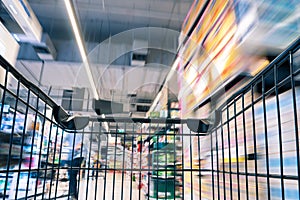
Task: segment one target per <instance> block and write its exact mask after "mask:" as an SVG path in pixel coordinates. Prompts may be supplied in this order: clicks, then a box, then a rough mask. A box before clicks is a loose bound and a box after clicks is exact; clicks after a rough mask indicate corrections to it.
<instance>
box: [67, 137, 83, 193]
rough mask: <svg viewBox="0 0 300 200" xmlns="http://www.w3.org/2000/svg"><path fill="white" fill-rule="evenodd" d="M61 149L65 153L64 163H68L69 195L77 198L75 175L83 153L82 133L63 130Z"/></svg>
mask: <svg viewBox="0 0 300 200" xmlns="http://www.w3.org/2000/svg"><path fill="white" fill-rule="evenodd" d="M63 151H64V152H65V153H66V154H67V158H66V159H67V162H65V163H67V165H68V175H69V195H70V196H71V197H72V198H75V199H78V187H77V182H78V180H77V175H78V173H79V169H80V166H81V164H82V162H83V160H84V155H85V153H84V146H83V137H82V134H80V133H76V132H74V133H67V132H65V134H64V138H63Z"/></svg>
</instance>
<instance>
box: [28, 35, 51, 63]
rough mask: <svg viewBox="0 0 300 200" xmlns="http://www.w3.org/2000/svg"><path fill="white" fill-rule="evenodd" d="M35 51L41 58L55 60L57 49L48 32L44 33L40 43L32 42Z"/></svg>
mask: <svg viewBox="0 0 300 200" xmlns="http://www.w3.org/2000/svg"><path fill="white" fill-rule="evenodd" d="M32 45H33V48H34V50H35V52H36V53H37V55H38V57H39V58H40V59H41V60H55V59H56V55H57V52H56V49H55V47H54V45H53V43H52V41H51V39H50V37H49V35H48V34H47V33H43V36H42V40H41V42H39V43H32Z"/></svg>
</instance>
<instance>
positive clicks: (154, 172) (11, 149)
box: [0, 40, 300, 199]
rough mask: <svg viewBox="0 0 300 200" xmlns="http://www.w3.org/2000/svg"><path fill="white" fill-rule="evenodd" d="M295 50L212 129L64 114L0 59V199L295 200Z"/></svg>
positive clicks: (298, 166)
mask: <svg viewBox="0 0 300 200" xmlns="http://www.w3.org/2000/svg"><path fill="white" fill-rule="evenodd" d="M299 47H300V41H299V40H298V41H296V42H295V43H294V44H293V45H292V46H290V47H289V48H288V49H287V50H286V51H285V52H283V53H282V54H280V56H278V57H277V58H276V59H275V60H274V61H273V62H272V63H270V65H269V66H268V67H267V68H266V69H265V70H263V71H262V72H261V73H259V74H258V75H257V76H256V77H254V78H253V79H252V80H251V81H250V82H249V83H248V84H247V85H246V86H245V87H243V88H242V89H241V90H240V91H237V92H236V93H235V94H234V95H232V96H231V97H230V98H229V99H227V101H226V102H225V103H222V105H219V106H218V109H217V110H216V111H215V112H214V118H212V119H214V120H213V121H211V120H201V119H187V120H184V119H150V118H146V119H145V118H112V117H111V118H102V117H85V116H70V115H69V114H68V113H66V112H65V111H64V110H63V109H62V108H61V107H59V106H58V105H57V104H56V103H55V102H54V101H53V100H52V99H51V98H49V97H48V96H47V95H46V94H45V93H43V92H42V91H41V90H40V89H39V88H38V87H36V86H35V85H33V84H32V83H30V82H29V81H27V80H26V79H25V78H24V77H23V76H22V75H20V74H19V73H18V71H17V70H15V69H14V68H13V67H11V66H10V65H9V64H8V63H7V62H6V61H5V60H4V59H3V58H1V59H0V63H1V69H0V71H1V73H0V74H1V77H0V97H1V115H0V127H1V129H0V136H1V139H0V160H1V162H0V195H1V198H2V199H70V198H78V199H299V197H300V195H299V193H300V179H299V174H300V162H299V159H300V158H299V125H300V124H299V123H300V121H299V114H300V112H299V111H300V109H299V106H300V87H299V82H300V78H299V77H300V51H299ZM212 99H214V98H213V97H212ZM68 135H71V136H72V137H71V138H72V139H69V140H68V141H67V142H65V141H66V138H68V137H69V136H68ZM78 138H79V139H78ZM71 174H72V176H71ZM71 177H72V178H71ZM74 178H75V179H74ZM71 179H72V180H71ZM70 185H73V186H72V187H73V188H71V186H70ZM74 187H75V188H76V189H75V190H74Z"/></svg>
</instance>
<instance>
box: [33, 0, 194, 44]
mask: <svg viewBox="0 0 300 200" xmlns="http://www.w3.org/2000/svg"><path fill="white" fill-rule="evenodd" d="M28 2H29V3H30V6H31V7H32V9H33V11H34V12H35V14H36V15H37V17H38V19H39V21H40V23H41V25H42V26H43V29H44V31H45V32H47V33H49V35H50V37H51V38H52V39H65V40H68V39H70V38H73V34H72V32H71V28H70V27H71V26H70V23H69V20H68V18H67V13H66V9H65V5H64V2H63V0H51V1H45V0H28ZM192 2H193V0H184V1H179V0H73V3H74V7H75V9H76V11H77V17H78V18H79V22H80V24H81V28H82V31H83V33H84V37H85V39H86V40H87V41H95V42H101V41H103V40H104V39H107V38H108V37H109V36H111V35H115V34H118V33H120V32H123V31H126V30H130V29H134V28H140V27H163V28H169V29H173V30H177V31H179V30H180V27H181V24H182V22H183V20H184V18H185V16H186V14H187V12H188V9H189V8H190V6H191V4H192Z"/></svg>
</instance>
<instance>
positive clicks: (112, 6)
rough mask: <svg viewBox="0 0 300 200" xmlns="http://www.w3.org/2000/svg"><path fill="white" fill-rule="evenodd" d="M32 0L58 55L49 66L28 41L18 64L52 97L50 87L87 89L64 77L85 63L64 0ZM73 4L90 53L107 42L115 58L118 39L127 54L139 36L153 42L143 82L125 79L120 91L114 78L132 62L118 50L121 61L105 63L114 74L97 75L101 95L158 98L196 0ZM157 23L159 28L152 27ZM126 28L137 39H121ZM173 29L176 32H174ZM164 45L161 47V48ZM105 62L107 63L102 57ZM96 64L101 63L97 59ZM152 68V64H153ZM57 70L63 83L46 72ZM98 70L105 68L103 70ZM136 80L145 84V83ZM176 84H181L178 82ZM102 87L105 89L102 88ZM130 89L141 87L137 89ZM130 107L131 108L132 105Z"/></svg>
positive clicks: (85, 1) (77, 0)
mask: <svg viewBox="0 0 300 200" xmlns="http://www.w3.org/2000/svg"><path fill="white" fill-rule="evenodd" d="M27 1H28V3H29V5H30V7H31V8H32V10H33V12H34V13H35V15H36V16H37V18H38V20H39V22H40V24H41V26H42V28H43V33H47V34H48V35H49V38H50V39H51V41H52V42H53V44H54V47H55V50H56V53H57V56H56V58H55V59H54V60H51V61H48V60H46V61H45V63H44V65H42V62H41V59H40V58H38V56H37V55H36V52H35V51H34V50H32V52H31V51H29V48H28V44H22V45H21V49H20V53H19V58H18V59H19V60H18V62H17V64H16V67H17V68H18V69H19V70H20V71H21V72H22V73H23V74H25V75H26V77H27V78H29V79H30V80H31V81H33V82H34V83H36V84H38V85H41V86H44V87H42V88H46V92H47V93H49V94H50V95H51V92H50V91H49V90H50V89H52V91H53V87H52V86H54V87H56V88H59V89H60V90H64V89H70V87H79V88H80V87H85V86H86V85H74V84H73V85H70V84H67V83H69V82H76V81H62V80H64V78H63V77H65V79H68V78H70V77H73V76H78V66H80V63H81V62H82V61H81V57H80V54H79V50H78V47H77V45H76V42H75V37H74V34H73V31H72V27H71V24H70V22H69V19H68V15H67V11H66V7H65V4H64V1H63V0H51V1H45V0H27ZM72 2H73V5H74V9H75V11H76V15H77V18H78V22H79V24H80V27H81V31H82V35H83V38H84V41H85V46H86V49H87V53H88V54H92V53H91V52H95V48H96V47H97V46H99V44H100V46H101V44H103V43H105V42H106V45H107V44H108V46H105V45H103V46H105V47H107V48H106V49H105V50H104V51H102V52H103V53H105V56H106V57H109V58H110V57H112V54H114V53H113V52H112V51H116V48H119V47H116V46H115V47H114V48H112V50H111V52H109V49H110V46H112V45H111V44H112V43H123V44H124V45H123V46H122V47H121V49H122V48H123V47H124V48H123V49H125V50H123V51H124V52H125V54H126V48H128V46H126V45H125V44H127V45H128V44H129V45H132V43H133V41H134V40H142V41H147V42H148V44H147V45H148V47H149V49H148V52H147V61H146V65H145V69H144V72H143V73H141V76H139V78H142V79H141V80H142V82H141V80H140V79H138V80H139V81H138V83H137V82H135V81H125V82H124V81H123V84H122V88H118V89H117V91H116V86H115V85H116V84H118V83H115V84H112V82H113V81H119V82H120V80H123V78H122V77H119V74H120V73H121V71H122V70H124V66H126V67H128V63H130V62H128V59H119V58H118V56H121V57H122V55H119V54H120V52H118V53H116V55H113V56H115V57H116V58H114V59H115V60H117V62H108V63H105V68H106V73H104V74H108V75H107V76H105V77H101V78H99V77H94V79H97V81H99V83H98V85H97V87H98V89H99V91H100V92H101V91H105V93H100V97H102V98H106V99H109V100H111V99H113V97H112V96H110V97H108V95H107V94H109V92H111V91H112V92H111V93H112V95H114V96H116V94H117V95H119V96H118V99H113V100H117V101H120V100H122V101H123V102H130V101H131V102H132V100H131V99H130V98H132V97H131V96H130V94H134V95H136V96H137V97H138V98H139V99H147V100H151V101H152V100H153V99H154V98H155V96H156V95H157V92H158V91H159V89H160V88H161V85H162V84H163V80H164V78H165V77H166V75H167V72H168V71H169V69H170V65H171V64H172V62H173V59H174V56H175V54H176V51H177V45H178V40H177V39H178V36H179V33H180V29H181V25H182V23H183V21H184V18H185V17H186V15H187V13H188V10H189V8H190V7H191V5H192V3H193V0H183V1H179V0H73V1H72ZM2 16H3V15H2ZM2 16H1V17H2ZM152 27H155V28H156V29H155V30H154V31H153V30H152V31H150V29H152ZM148 30H149V31H148ZM157 30H158V31H157ZM126 31H127V32H128V31H129V33H131V34H127V36H128V35H129V37H132V38H131V39H128V38H125V39H124V37H118V36H119V35H122V34H124V32H125V33H126ZM170 31H173V32H172V33H171V34H170ZM150 32H151V33H150ZM111 38H112V39H111ZM111 41H113V42H111ZM158 44H159V45H161V46H158ZM105 47H104V48H105ZM119 49H120V48H119ZM30 52H31V53H30ZM121 52H122V51H121ZM105 56H104V57H105ZM123 57H124V56H123ZM108 60H109V59H108ZM123 61H124V62H123ZM100 63H102V64H103V62H101V61H100ZM110 65H114V66H112V67H114V68H115V67H116V66H117V67H118V66H119V69H120V70H109V69H108V68H110ZM95 66H100V65H99V63H96V65H95ZM148 66H149V67H150V68H148ZM129 67H133V66H129ZM139 67H141V66H139ZM56 68H59V69H60V70H59V77H60V80H59V81H58V80H57V75H55V72H54V73H48V74H45V73H46V72H47V71H48V72H49V70H50V71H53V69H56ZM151 68H153V69H154V71H153V72H148V71H149V69H151ZM155 68H156V69H155ZM157 68H158V69H159V70H158V69H157ZM61 69H66V70H61ZM107 69H108V70H107ZM139 70H141V68H139ZM142 70H143V69H142ZM54 71H55V70H54ZM96 71H103V69H101V70H100V69H99V70H96ZM129 71H130V72H131V71H138V70H129ZM133 73H136V72H133ZM130 76H133V77H134V76H136V75H135V74H130ZM137 76H138V75H137ZM118 77H119V78H118ZM102 79H103V80H105V83H106V84H101V81H102ZM108 79H110V80H108ZM45 80H47V81H45ZM143 81H144V82H143ZM175 81H176V80H175ZM57 83H61V85H59V86H58V85H57ZM149 83H150V84H152V87H151V86H150V87H149ZM136 84H139V86H137V85H136ZM174 84H175V85H176V83H174ZM99 86H100V87H101V88H99ZM49 88H50V89H49ZM129 88H137V89H136V90H135V91H132V90H130V89H129ZM174 90H176V89H174ZM116 92H117V93H116ZM172 94H173V95H174V94H175V95H176V91H172ZM120 95H121V96H120ZM126 98H127V99H126ZM125 107H127V108H128V107H129V106H128V105H127V106H125ZM127 111H128V109H127Z"/></svg>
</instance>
